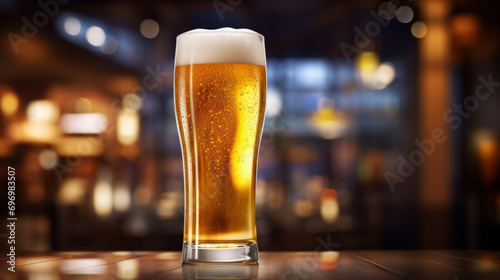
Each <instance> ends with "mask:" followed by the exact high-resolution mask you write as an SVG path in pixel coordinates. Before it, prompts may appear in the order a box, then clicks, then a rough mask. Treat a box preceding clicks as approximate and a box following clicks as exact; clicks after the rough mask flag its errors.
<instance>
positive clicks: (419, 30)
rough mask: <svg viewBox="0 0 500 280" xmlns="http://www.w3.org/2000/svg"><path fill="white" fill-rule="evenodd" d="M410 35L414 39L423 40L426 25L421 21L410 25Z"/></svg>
mask: <svg viewBox="0 0 500 280" xmlns="http://www.w3.org/2000/svg"><path fill="white" fill-rule="evenodd" d="M411 34H412V35H413V36H415V37H416V38H419V39H420V38H423V37H424V36H425V35H426V34H427V24H425V22H423V21H416V22H414V23H413V24H412V25H411Z"/></svg>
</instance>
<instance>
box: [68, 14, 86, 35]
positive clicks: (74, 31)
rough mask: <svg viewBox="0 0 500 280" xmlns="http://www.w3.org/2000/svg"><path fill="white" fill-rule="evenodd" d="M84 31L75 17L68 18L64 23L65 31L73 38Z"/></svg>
mask: <svg viewBox="0 0 500 280" xmlns="http://www.w3.org/2000/svg"><path fill="white" fill-rule="evenodd" d="M81 30H82V24H81V23H80V20H79V19H77V18H75V17H68V18H67V19H66V20H65V21H64V31H66V33H68V34H69V35H71V36H76V35H78V34H80V31H81Z"/></svg>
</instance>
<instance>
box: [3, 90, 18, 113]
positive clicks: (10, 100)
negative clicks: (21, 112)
mask: <svg viewBox="0 0 500 280" xmlns="http://www.w3.org/2000/svg"><path fill="white" fill-rule="evenodd" d="M1 100H2V113H3V115H4V116H6V117H10V116H13V115H14V114H15V113H16V112H17V109H18V108H19V98H18V97H17V95H16V94H15V93H13V92H10V91H8V92H5V93H4V94H2V98H1Z"/></svg>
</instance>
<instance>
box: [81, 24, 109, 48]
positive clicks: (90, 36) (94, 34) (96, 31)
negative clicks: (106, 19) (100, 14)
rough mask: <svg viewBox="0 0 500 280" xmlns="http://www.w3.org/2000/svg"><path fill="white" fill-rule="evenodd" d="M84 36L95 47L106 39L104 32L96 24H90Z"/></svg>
mask: <svg viewBox="0 0 500 280" xmlns="http://www.w3.org/2000/svg"><path fill="white" fill-rule="evenodd" d="M85 36H86V38H87V42H89V44H91V45H93V46H96V47H99V46H102V45H103V44H104V42H105V41H106V33H104V30H102V28H100V27H97V26H91V27H90V28H89V29H88V30H87V33H86V34H85Z"/></svg>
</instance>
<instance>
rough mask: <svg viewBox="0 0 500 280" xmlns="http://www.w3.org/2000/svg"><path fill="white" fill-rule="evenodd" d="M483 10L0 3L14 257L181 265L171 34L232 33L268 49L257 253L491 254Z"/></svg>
mask: <svg viewBox="0 0 500 280" xmlns="http://www.w3.org/2000/svg"><path fill="white" fill-rule="evenodd" d="M499 9H500V6H499V3H498V2H494V1H486V0H476V1H471V0H456V1H452V0H422V1H404V0H401V1H398V0H393V2H389V1H377V0H353V1H326V0H313V1H285V0H278V1H264V0H239V1H236V0H234V1H229V0H228V1H225V0H215V1H191V0H188V1H182V2H181V1H153V0H148V1H140V2H139V1H129V0H126V1H96V0H91V1H81V0H70V1H67V0H66V1H63V0H61V1H56V0H41V1H39V2H37V1H13V0H0V22H1V24H0V34H1V36H0V42H1V44H0V50H1V51H0V99H1V120H0V127H1V129H0V170H1V171H0V173H1V175H0V178H2V179H1V180H2V185H3V186H7V181H6V177H7V175H6V174H7V167H8V166H11V167H14V168H15V169H16V186H17V188H16V195H17V196H16V215H17V217H18V224H17V226H18V227H17V239H18V241H19V242H18V243H17V246H18V247H17V248H18V250H23V251H30V252H43V251H54V250H180V248H181V244H182V234H183V175H182V171H183V167H182V158H181V150H180V144H179V139H178V134H177V127H176V124H175V115H174V106H173V100H172V98H173V89H172V81H173V59H174V55H175V54H174V49H175V37H176V36H177V35H178V34H180V33H182V32H185V31H188V30H190V29H194V28H219V27H225V26H230V27H235V28H241V27H245V28H250V29H253V30H255V31H257V32H259V33H261V34H263V35H264V36H265V38H266V49H267V58H268V61H267V71H268V72H267V75H268V90H267V112H266V120H265V130H264V134H263V140H262V145H261V150H260V157H259V169H258V182H257V190H256V197H257V200H256V211H257V229H258V242H259V247H260V249H261V250H314V249H315V248H316V246H317V240H316V238H317V237H322V238H325V237H327V236H329V237H328V238H329V239H328V240H331V241H332V242H335V243H339V244H340V248H339V249H341V250H343V249H443V248H449V249H451V248H452V249H496V250H498V249H500V240H499V239H498V236H500V184H499V182H500V177H499V173H500V161H499V159H500V149H499V145H500V142H499V141H500V140H499V133H500V121H499V120H500V110H499V108H500V96H499V91H500V87H499V86H500V83H499V82H500V63H499V62H500V61H499V58H500V34H499V31H498V30H499V28H500V18H499V17H498V15H497V13H498V10H499ZM4 174H5V175H4ZM2 192H3V193H2V195H1V196H0V198H1V203H0V205H7V197H6V193H7V190H6V188H4V191H2ZM0 212H1V215H2V217H4V216H5V215H7V209H6V207H5V209H3V210H1V211H0ZM2 232H5V233H6V232H7V231H6V229H4V230H3V231H2ZM0 233H1V232H0Z"/></svg>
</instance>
